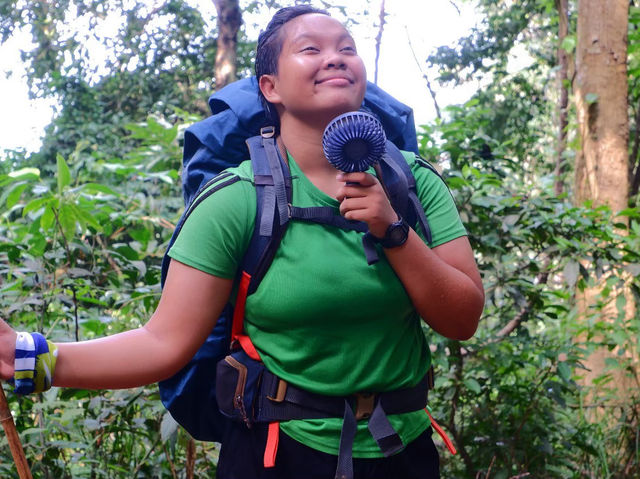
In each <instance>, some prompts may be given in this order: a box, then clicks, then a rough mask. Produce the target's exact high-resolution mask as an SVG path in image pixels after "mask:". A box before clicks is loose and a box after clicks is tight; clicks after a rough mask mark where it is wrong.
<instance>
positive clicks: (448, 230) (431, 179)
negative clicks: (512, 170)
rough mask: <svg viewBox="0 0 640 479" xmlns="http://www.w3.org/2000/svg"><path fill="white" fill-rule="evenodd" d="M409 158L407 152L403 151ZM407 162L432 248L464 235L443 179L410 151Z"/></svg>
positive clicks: (458, 216) (464, 231)
mask: <svg viewBox="0 0 640 479" xmlns="http://www.w3.org/2000/svg"><path fill="white" fill-rule="evenodd" d="M404 154H405V157H406V158H407V159H408V160H409V157H408V154H407V153H404ZM410 155H411V157H412V158H411V159H410V161H409V164H410V165H411V170H412V172H413V175H414V177H415V179H416V189H417V193H418V199H419V200H420V202H421V203H422V207H423V208H424V212H425V215H426V217H427V221H428V222H429V228H430V229H431V237H432V238H431V239H432V241H431V244H429V246H430V247H431V248H434V247H436V246H439V245H441V244H444V243H447V242H448V241H451V240H454V239H456V238H459V237H461V236H466V234H467V231H466V229H465V228H464V226H463V224H462V221H461V220H460V215H459V214H458V209H457V208H456V204H455V202H454V201H453V197H452V196H451V192H450V191H449V188H448V187H447V185H446V184H445V182H444V180H443V179H442V178H441V177H440V176H439V175H438V174H437V173H435V172H434V171H432V170H431V169H430V168H428V167H426V166H423V165H421V164H420V162H419V161H416V159H415V156H414V155H413V154H412V153H411V154H410Z"/></svg>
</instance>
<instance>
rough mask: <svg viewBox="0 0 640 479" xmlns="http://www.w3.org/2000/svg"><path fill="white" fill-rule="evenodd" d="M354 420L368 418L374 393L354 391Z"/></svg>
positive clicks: (374, 398)
mask: <svg viewBox="0 0 640 479" xmlns="http://www.w3.org/2000/svg"><path fill="white" fill-rule="evenodd" d="M355 397H356V420H358V421H359V420H360V419H369V418H370V417H371V414H372V413H373V408H374V406H375V402H376V395H375V394H374V393H356V394H355Z"/></svg>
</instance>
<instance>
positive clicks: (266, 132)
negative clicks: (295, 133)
mask: <svg viewBox="0 0 640 479" xmlns="http://www.w3.org/2000/svg"><path fill="white" fill-rule="evenodd" d="M275 134H276V128H275V127H274V126H264V127H262V128H260V136H261V137H262V138H273V136H274V135H275Z"/></svg>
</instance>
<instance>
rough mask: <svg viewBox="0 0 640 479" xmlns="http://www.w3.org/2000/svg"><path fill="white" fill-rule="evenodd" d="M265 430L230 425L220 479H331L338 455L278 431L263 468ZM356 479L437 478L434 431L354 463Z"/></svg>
mask: <svg viewBox="0 0 640 479" xmlns="http://www.w3.org/2000/svg"><path fill="white" fill-rule="evenodd" d="M266 440H267V426H266V425H255V426H254V427H253V428H252V429H247V428H246V427H245V426H244V425H243V424H240V423H230V425H229V428H228V429H227V432H226V434H225V437H224V440H223V442H222V444H223V445H222V450H221V451H220V459H219V461H218V472H217V475H216V477H217V479H333V478H334V476H335V473H336V467H337V461H338V458H337V456H334V455H331V454H325V453H323V452H320V451H316V450H315V449H312V448H310V447H307V446H304V445H303V444H301V443H299V442H298V441H296V440H294V439H291V438H290V437H289V436H287V435H286V434H284V433H283V432H282V431H281V432H280V443H279V445H278V454H277V456H276V465H275V467H273V468H269V469H265V468H264V467H263V455H264V446H265V443H266ZM353 470H354V479H396V478H397V479H439V478H440V472H439V471H440V460H439V458H438V451H437V450H436V446H435V444H434V443H433V440H432V439H431V428H429V429H427V430H426V431H425V432H424V433H423V434H421V435H420V436H418V437H417V438H416V439H415V440H414V441H412V442H411V443H410V444H408V445H407V447H406V448H405V449H404V450H403V451H402V452H399V453H398V454H395V455H393V456H391V457H387V458H380V459H356V458H354V459H353Z"/></svg>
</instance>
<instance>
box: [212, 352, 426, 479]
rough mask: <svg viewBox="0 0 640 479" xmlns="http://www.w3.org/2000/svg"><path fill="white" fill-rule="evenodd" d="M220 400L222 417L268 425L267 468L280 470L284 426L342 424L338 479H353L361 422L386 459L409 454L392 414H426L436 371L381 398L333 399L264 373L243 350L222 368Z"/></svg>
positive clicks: (377, 395)
mask: <svg viewBox="0 0 640 479" xmlns="http://www.w3.org/2000/svg"><path fill="white" fill-rule="evenodd" d="M216 383H217V384H216V396H217V400H218V404H219V405H220V411H221V412H222V413H223V414H224V415H225V416H227V417H228V418H230V419H232V420H234V421H236V422H242V423H244V424H245V425H246V426H247V427H249V428H251V427H252V426H253V424H255V423H268V424H269V434H268V440H267V444H266V448H265V462H264V465H265V467H273V466H274V465H275V456H276V452H277V443H278V433H279V424H280V422H281V421H290V420H300V419H323V418H332V417H337V418H340V417H341V418H342V419H343V425H342V432H341V434H340V446H339V452H338V467H337V471H336V477H337V478H338V477H339V478H347V479H349V478H352V477H353V460H352V456H353V454H352V452H353V440H354V438H355V435H356V431H357V427H358V424H357V421H358V420H360V419H368V420H369V421H368V429H369V431H370V432H371V435H372V437H373V438H374V439H375V441H376V443H377V444H378V446H379V447H380V450H381V451H382V453H383V454H384V455H385V457H388V456H391V455H393V454H395V453H397V452H399V451H401V450H402V449H403V448H404V444H403V442H402V439H401V438H400V436H399V434H398V433H397V432H396V430H395V429H394V428H393V426H392V425H391V423H390V421H389V419H388V417H387V415H388V414H403V413H409V412H414V411H420V410H422V409H425V408H426V405H427V397H428V389H429V387H430V385H431V383H432V370H431V369H430V370H429V372H428V373H427V374H426V375H425V376H424V377H423V378H422V379H421V380H420V382H419V383H418V384H416V385H415V386H413V387H408V388H401V389H397V390H394V391H388V392H382V393H373V392H371V393H369V392H361V393H356V394H353V395H349V396H328V395H324V394H318V393H313V392H310V391H307V390H304V389H301V388H299V387H296V386H293V385H291V384H289V383H287V382H286V381H284V380H283V379H281V378H279V377H278V376H276V375H275V374H273V373H271V372H270V371H269V370H268V369H266V368H265V366H264V364H263V363H262V362H261V361H259V360H256V359H253V358H252V357H251V355H250V354H248V353H247V352H245V351H244V350H243V349H240V350H238V351H236V352H235V353H233V354H231V355H229V356H227V357H226V358H225V359H223V360H221V361H220V362H219V363H218V366H217V381H216Z"/></svg>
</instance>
